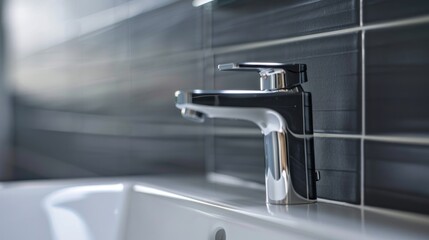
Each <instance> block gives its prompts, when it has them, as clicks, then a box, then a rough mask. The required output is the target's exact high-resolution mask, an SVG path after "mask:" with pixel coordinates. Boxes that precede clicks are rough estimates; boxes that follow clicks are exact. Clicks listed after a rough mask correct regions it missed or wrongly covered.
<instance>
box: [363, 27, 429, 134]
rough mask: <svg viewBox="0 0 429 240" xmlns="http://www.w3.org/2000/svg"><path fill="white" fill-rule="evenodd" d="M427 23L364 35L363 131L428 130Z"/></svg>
mask: <svg viewBox="0 0 429 240" xmlns="http://www.w3.org/2000/svg"><path fill="white" fill-rule="evenodd" d="M428 27H429V25H427V24H425V25H418V26H409V27H404V28H394V29H388V30H378V31H370V32H368V33H367V36H366V47H367V48H366V53H365V54H366V111H367V113H366V125H367V127H366V131H367V133H368V134H406V135H409V134H416V135H421V134H428V133H429V108H428V107H426V106H425V104H427V103H428V102H429V95H428V94H427V90H426V89H427V88H428V87H429V82H428V81H427V69H428V67H429V58H428V57H427V56H428V55H429V46H428V44H427V42H428V41H429V32H428V31H427V29H428Z"/></svg>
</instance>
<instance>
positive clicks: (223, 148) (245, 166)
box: [214, 134, 265, 184]
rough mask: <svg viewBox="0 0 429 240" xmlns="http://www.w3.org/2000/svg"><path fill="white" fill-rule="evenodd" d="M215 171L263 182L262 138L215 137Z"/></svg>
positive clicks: (263, 156) (263, 158)
mask: <svg viewBox="0 0 429 240" xmlns="http://www.w3.org/2000/svg"><path fill="white" fill-rule="evenodd" d="M214 149H215V151H214V154H215V172H217V173H221V174H226V175H231V176H235V177H239V178H241V179H244V180H247V181H253V182H258V183H261V184H263V183H265V155H264V138H263V136H262V134H261V136H236V137H234V136H230V137H225V136H224V137H221V136H218V137H215V142H214Z"/></svg>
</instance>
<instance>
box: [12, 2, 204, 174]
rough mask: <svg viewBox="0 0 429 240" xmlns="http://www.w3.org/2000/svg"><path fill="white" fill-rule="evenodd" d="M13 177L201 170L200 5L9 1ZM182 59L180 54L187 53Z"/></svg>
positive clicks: (202, 162) (177, 3) (202, 151)
mask: <svg viewBox="0 0 429 240" xmlns="http://www.w3.org/2000/svg"><path fill="white" fill-rule="evenodd" d="M5 7H6V11H5V14H7V17H6V24H7V30H6V32H7V35H8V39H9V41H8V46H9V48H8V49H9V51H10V52H9V55H8V56H9V64H10V73H9V75H10V80H11V84H12V87H13V109H14V123H15V128H14V134H13V144H14V153H15V158H14V161H13V166H12V167H13V172H12V173H13V179H39V178H68V177H95V176H115V175H136V174H137V175H139V174H153V173H157V174H159V173H170V172H174V173H181V172H202V171H203V170H204V138H203V137H202V131H203V126H195V125H194V124H193V123H190V122H187V121H185V120H183V119H182V118H181V117H180V112H179V111H178V110H177V109H176V108H175V106H174V92H175V91H176V90H177V89H181V88H185V89H186V88H187V89H191V88H195V87H196V88H202V87H203V78H202V68H203V65H202V64H203V61H202V55H201V54H192V51H195V50H199V49H201V48H202V37H201V33H202V14H201V11H202V10H201V9H199V8H194V7H193V6H192V4H191V2H189V1H171V0H162V1H159V0H153V1H151V0H134V1H127V0H94V1H92V0H91V1H87V0H41V1H33V0H11V1H7V2H6V6H5ZM188 53H190V55H189V56H188V57H181V54H185V55H186V54H188Z"/></svg>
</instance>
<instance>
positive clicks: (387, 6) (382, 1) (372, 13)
mask: <svg viewBox="0 0 429 240" xmlns="http://www.w3.org/2000/svg"><path fill="white" fill-rule="evenodd" d="M428 14H429V2H428V1H425V0H409V1H402V0H365V1H363V20H364V23H373V22H382V21H389V20H398V19H403V18H409V17H415V16H422V15H428Z"/></svg>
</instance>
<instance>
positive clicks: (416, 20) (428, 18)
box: [211, 15, 429, 54]
mask: <svg viewBox="0 0 429 240" xmlns="http://www.w3.org/2000/svg"><path fill="white" fill-rule="evenodd" d="M360 18H362V16H360ZM361 21H363V20H362V19H360V23H359V24H363V22H361ZM428 22H429V15H424V16H419V17H413V18H407V19H401V20H396V21H390V22H384V23H375V24H370V25H366V26H363V25H360V26H357V27H351V28H346V29H340V30H334V31H329V32H321V33H315V34H309V35H304V36H298V37H290V38H281V39H275V40H268V41H260V42H252V43H245V44H237V45H231V46H225V47H217V48H213V49H212V50H211V51H212V52H211V54H224V53H232V52H239V51H244V50H250V49H257V48H265V47H272V46H276V45H282V44H286V43H292V42H299V41H304V40H310V39H316V38H323V37H330V36H338V35H344V34H348V33H355V32H359V31H368V30H375V29H386V28H394V27H402V26H408V25H416V24H423V23H428Z"/></svg>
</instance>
